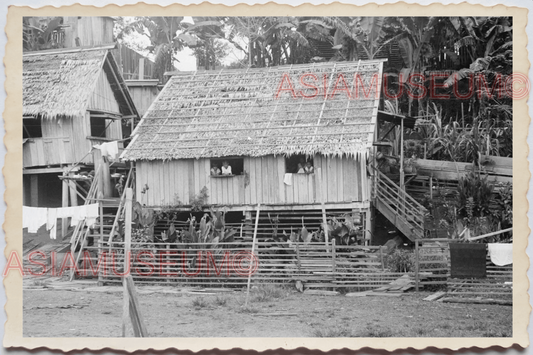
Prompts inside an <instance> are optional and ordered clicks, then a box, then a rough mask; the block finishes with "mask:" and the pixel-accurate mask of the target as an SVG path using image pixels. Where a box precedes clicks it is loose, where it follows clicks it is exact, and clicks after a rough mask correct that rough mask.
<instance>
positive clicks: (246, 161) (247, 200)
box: [243, 157, 252, 204]
mask: <svg viewBox="0 0 533 355" xmlns="http://www.w3.org/2000/svg"><path fill="white" fill-rule="evenodd" d="M243 168H244V171H245V174H248V183H247V184H246V180H243V188H244V201H243V203H245V204H251V203H252V202H251V184H250V158H249V157H245V158H244V160H243ZM245 179H246V177H245Z"/></svg>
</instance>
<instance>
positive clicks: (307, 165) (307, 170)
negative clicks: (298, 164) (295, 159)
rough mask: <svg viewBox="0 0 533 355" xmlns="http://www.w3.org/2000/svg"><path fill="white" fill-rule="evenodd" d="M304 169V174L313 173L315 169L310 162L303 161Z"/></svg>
mask: <svg viewBox="0 0 533 355" xmlns="http://www.w3.org/2000/svg"><path fill="white" fill-rule="evenodd" d="M304 171H305V173H306V174H313V173H314V172H315V169H314V168H313V166H312V165H311V162H310V161H308V162H307V163H305V168H304Z"/></svg>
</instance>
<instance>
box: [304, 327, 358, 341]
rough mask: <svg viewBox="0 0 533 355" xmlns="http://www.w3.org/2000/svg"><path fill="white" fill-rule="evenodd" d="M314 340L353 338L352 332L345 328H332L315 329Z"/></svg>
mask: <svg viewBox="0 0 533 355" xmlns="http://www.w3.org/2000/svg"><path fill="white" fill-rule="evenodd" d="M313 336H314V337H315V338H353V336H354V335H353V332H352V330H351V329H349V328H348V327H346V326H342V327H339V326H336V327H334V328H316V329H314V330H313Z"/></svg>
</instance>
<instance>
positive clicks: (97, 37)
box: [20, 12, 529, 338]
mask: <svg viewBox="0 0 533 355" xmlns="http://www.w3.org/2000/svg"><path fill="white" fill-rule="evenodd" d="M458 13H459V12H458ZM172 14H174V13H172ZM80 15H81V16H48V17H38V16H26V17H24V18H23V26H22V30H23V36H22V39H23V43H22V48H23V55H22V60H23V65H22V99H23V100H22V113H23V117H22V120H21V122H22V125H23V140H22V148H23V171H22V174H23V176H22V183H23V209H22V212H21V213H22V217H23V218H22V222H23V226H22V227H23V233H22V234H23V239H22V243H23V247H22V250H23V255H21V256H20V259H21V262H22V265H23V271H24V276H23V294H22V295H23V321H22V332H23V336H24V337H28V338H29V337H36V338H40V337H46V338H54V337H63V338H69V337H84V338H85V337H113V338H115V337H117V338H119V337H158V338H162V337H168V338H198V337H205V338H226V337H232V338H235V337H237V338H240V337H253V338H260V337H269V338H512V337H513V331H514V330H513V119H514V116H513V100H517V99H522V98H524V97H526V96H529V93H528V92H527V93H525V92H523V90H522V91H521V90H518V89H516V84H517V83H521V82H522V83H524V82H526V81H527V80H528V79H527V76H524V77H520V75H519V74H516V73H513V20H514V19H513V16H498V17H489V16H485V17H482V16H464V17H453V16H448V17H444V16H441V17H439V16H437V17H435V16H425V17H423V16H413V17H408V16H381V17H378V16H345V17H339V16H329V17H327V16H321V17H320V16H288V17H276V16H264V17H261V16H248V17H245V16H205V17H201V16H181V17H179V16H174V17H150V16H130V17H128V16H90V17H88V16H83V13H80ZM176 15H177V14H176ZM520 95H522V96H520ZM524 119H525V118H524ZM524 169H527V168H526V167H525V168H524ZM524 213H525V212H524ZM522 238H527V235H525V236H522ZM515 255H516V254H515Z"/></svg>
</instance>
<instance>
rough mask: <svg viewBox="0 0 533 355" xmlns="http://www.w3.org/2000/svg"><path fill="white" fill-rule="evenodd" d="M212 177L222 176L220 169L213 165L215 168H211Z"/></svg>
mask: <svg viewBox="0 0 533 355" xmlns="http://www.w3.org/2000/svg"><path fill="white" fill-rule="evenodd" d="M211 175H214V176H216V175H220V169H219V168H218V166H216V165H213V167H212V168H211Z"/></svg>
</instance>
